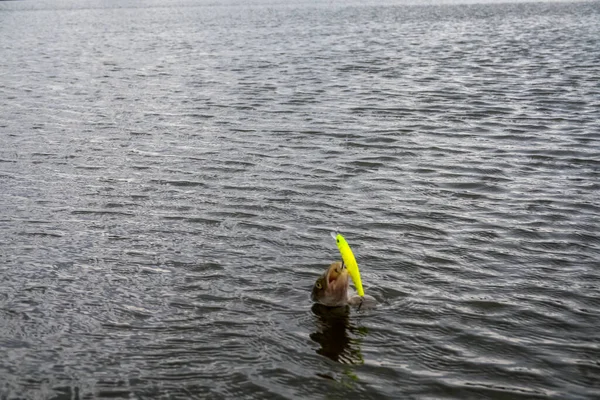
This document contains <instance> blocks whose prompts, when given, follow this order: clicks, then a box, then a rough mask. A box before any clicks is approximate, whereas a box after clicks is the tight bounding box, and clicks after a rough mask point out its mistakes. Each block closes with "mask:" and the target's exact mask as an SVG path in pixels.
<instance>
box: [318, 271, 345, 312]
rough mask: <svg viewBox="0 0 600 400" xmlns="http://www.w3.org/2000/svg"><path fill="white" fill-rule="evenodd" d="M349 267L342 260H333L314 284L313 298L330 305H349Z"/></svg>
mask: <svg viewBox="0 0 600 400" xmlns="http://www.w3.org/2000/svg"><path fill="white" fill-rule="evenodd" d="M348 286H349V280H348V269H346V268H345V267H344V264H343V263H342V262H341V261H336V262H333V263H331V264H330V265H329V268H327V270H326V271H325V272H324V273H323V274H322V275H321V276H320V277H319V278H317V281H316V282H315V284H314V285H313V289H312V293H311V299H312V301H314V302H315V303H320V304H323V305H325V306H328V307H342V306H346V305H348Z"/></svg>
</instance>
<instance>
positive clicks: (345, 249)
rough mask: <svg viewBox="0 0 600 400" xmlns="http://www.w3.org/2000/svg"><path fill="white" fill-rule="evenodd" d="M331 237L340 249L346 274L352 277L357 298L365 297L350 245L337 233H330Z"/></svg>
mask: <svg viewBox="0 0 600 400" xmlns="http://www.w3.org/2000/svg"><path fill="white" fill-rule="evenodd" d="M331 236H333V238H334V239H335V242H336V244H337V247H338V249H340V253H341V255H342V260H343V261H344V264H345V265H346V268H347V269H348V273H349V274H350V276H351V277H352V281H353V282H354V286H355V287H356V292H357V293H358V295H359V296H361V297H363V296H364V295H365V291H364V290H363V287H362V281H361V280H360V271H359V270H358V264H357V263H356V258H354V254H353V253H352V249H350V245H349V244H348V242H346V239H344V237H343V236H342V235H340V234H339V233H337V234H336V233H332V234H331Z"/></svg>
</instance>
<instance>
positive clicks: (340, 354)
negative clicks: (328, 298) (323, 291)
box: [310, 304, 368, 365]
mask: <svg viewBox="0 0 600 400" xmlns="http://www.w3.org/2000/svg"><path fill="white" fill-rule="evenodd" d="M312 312H313V313H314V314H315V315H316V316H317V321H316V323H317V331H316V332H314V333H312V334H311V335H310V338H311V339H312V340H314V341H315V342H317V343H319V344H320V345H321V348H320V349H318V350H317V353H318V354H320V355H323V356H325V357H328V358H330V359H331V360H333V361H336V362H340V363H343V364H354V365H358V364H364V359H363V356H362V353H361V349H360V346H361V343H362V338H363V337H365V336H366V335H367V333H368V330H367V328H366V327H356V326H354V325H352V324H351V323H350V307H349V306H346V307H326V306H324V305H322V304H314V305H313V307H312Z"/></svg>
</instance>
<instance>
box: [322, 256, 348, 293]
mask: <svg viewBox="0 0 600 400" xmlns="http://www.w3.org/2000/svg"><path fill="white" fill-rule="evenodd" d="M326 279H327V286H328V288H330V289H333V290H335V289H339V288H342V287H343V288H345V287H346V286H347V283H348V270H347V269H346V267H345V266H344V263H343V262H340V261H337V262H334V263H332V264H331V265H330V266H329V269H328V270H327V275H326Z"/></svg>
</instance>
